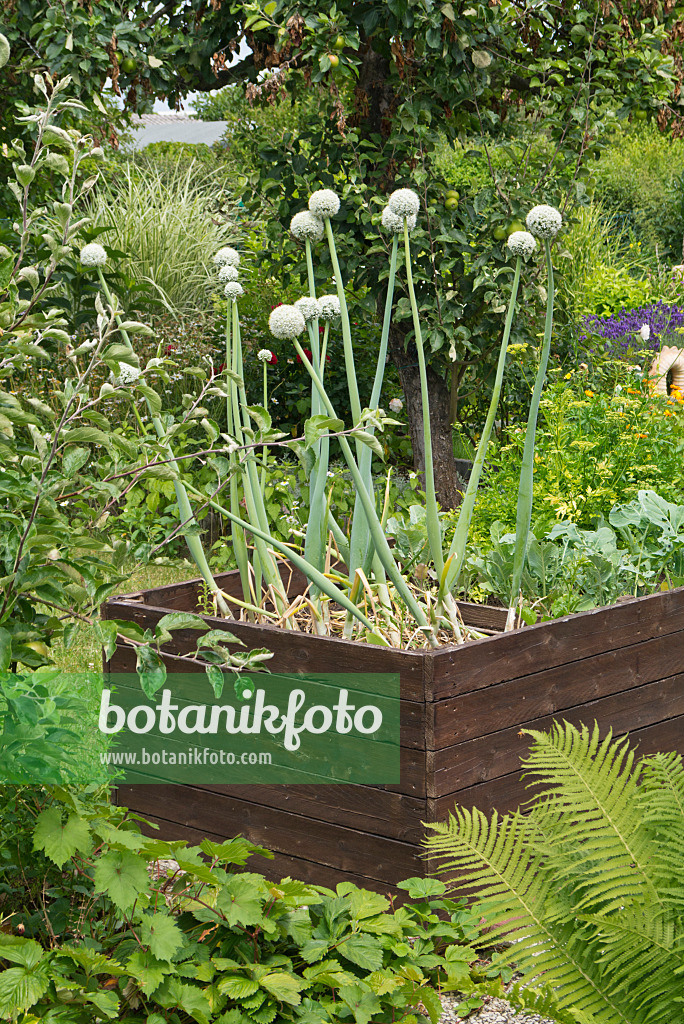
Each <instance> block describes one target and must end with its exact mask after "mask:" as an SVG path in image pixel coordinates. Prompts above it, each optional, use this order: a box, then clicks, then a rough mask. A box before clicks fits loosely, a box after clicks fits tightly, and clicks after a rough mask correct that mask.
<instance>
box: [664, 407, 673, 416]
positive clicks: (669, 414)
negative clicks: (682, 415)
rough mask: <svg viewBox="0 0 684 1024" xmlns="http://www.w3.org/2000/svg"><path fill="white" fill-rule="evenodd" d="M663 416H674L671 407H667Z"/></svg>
mask: <svg viewBox="0 0 684 1024" xmlns="http://www.w3.org/2000/svg"><path fill="white" fill-rule="evenodd" d="M663 416H672V413H671V412H670V410H669V409H666V410H665V412H664V413H663Z"/></svg>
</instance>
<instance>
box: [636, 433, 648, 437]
mask: <svg viewBox="0 0 684 1024" xmlns="http://www.w3.org/2000/svg"><path fill="white" fill-rule="evenodd" d="M634 436H635V437H648V434H635V435H634Z"/></svg>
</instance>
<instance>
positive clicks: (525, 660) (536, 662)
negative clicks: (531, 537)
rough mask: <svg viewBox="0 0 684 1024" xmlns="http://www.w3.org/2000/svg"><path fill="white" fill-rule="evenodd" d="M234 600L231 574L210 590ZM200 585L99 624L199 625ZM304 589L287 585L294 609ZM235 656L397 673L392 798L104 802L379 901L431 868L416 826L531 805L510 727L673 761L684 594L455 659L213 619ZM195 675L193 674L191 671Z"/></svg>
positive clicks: (279, 792)
mask: <svg viewBox="0 0 684 1024" xmlns="http://www.w3.org/2000/svg"><path fill="white" fill-rule="evenodd" d="M217 580H218V583H219V585H220V586H221V587H222V588H223V589H224V590H226V591H227V592H229V593H232V594H234V595H235V596H236V597H237V596H240V594H241V591H240V583H239V577H238V574H237V573H227V574H225V575H222V576H219V577H217ZM199 582H200V581H197V580H195V581H191V582H188V583H181V584H173V585H171V586H165V587H158V588H156V589H154V590H147V591H141V592H138V593H135V594H128V595H125V596H122V597H115V598H112V599H111V600H110V601H108V602H107V605H106V606H105V608H104V610H103V614H104V617H105V618H110V619H123V620H127V621H134V622H137V623H138V624H139V625H141V626H142V627H144V628H148V627H154V625H155V624H156V623H157V622H158V620H159V619H160V618H161V617H162V616H163V615H165V614H167V613H168V612H170V611H192V612H197V610H198V604H197V598H198V592H199ZM298 587H299V588H300V590H299V592H302V591H303V589H304V587H305V581H304V578H303V577H302V576H301V575H300V574H298V573H297V572H296V571H295V572H293V573H292V574H291V576H290V592H291V596H294V595H295V594H296V593H297V592H298V590H297V588H298ZM461 610H462V614H463V618H464V621H466V622H467V623H468V624H470V625H473V626H476V627H480V628H488V629H501V628H503V623H504V620H505V614H506V613H505V612H504V611H502V610H500V609H496V608H488V607H484V606H477V605H466V604H463V605H461ZM206 619H207V624H208V625H209V626H210V627H211V628H214V629H226V630H229V631H230V632H232V633H233V634H234V635H235V636H237V637H239V639H240V640H242V641H243V643H244V644H245V645H246V646H247V647H248V648H250V649H251V648H258V647H267V648H269V649H270V650H272V651H273V652H274V657H273V660H272V662H270V663H269V668H270V669H271V670H272V671H274V672H282V673H311V674H316V673H332V672H363V673H376V672H382V673H388V672H390V673H397V674H398V675H399V677H400V681H401V782H400V783H399V784H397V785H387V786H370V785H327V784H321V785H310V786H306V785H251V786H247V785H235V786H227V785H121V786H119V788H118V791H117V796H116V799H117V802H119V803H120V804H122V805H124V806H127V807H129V808H131V809H132V810H134V811H136V812H137V813H139V814H141V815H143V816H145V817H146V818H147V819H148V820H149V821H151V822H153V823H154V824H157V825H159V828H160V831H159V832H158V833H156V834H157V835H160V836H161V837H162V838H165V839H188V840H189V841H191V842H193V843H195V842H199V841H200V840H201V839H202V838H203V837H205V836H208V837H209V838H212V839H216V840H224V839H226V838H230V837H232V836H234V835H237V834H241V835H244V836H246V837H247V838H248V839H250V840H252V841H253V842H255V843H259V844H261V845H263V846H265V847H267V848H268V849H269V850H272V851H273V852H274V855H275V856H274V859H273V860H271V861H263V863H260V864H259V866H258V870H260V871H264V873H266V874H267V875H269V876H270V877H273V878H277V879H279V878H282V877H283V876H285V875H292V876H294V877H296V878H299V879H302V880H304V881H308V882H311V883H314V884H321V885H328V886H334V885H336V884H337V883H338V882H340V881H343V880H349V881H352V882H354V883H356V884H357V885H362V886H364V887H366V888H370V889H376V890H379V891H387V890H388V889H391V888H393V887H394V886H395V885H396V883H397V882H399V881H401V880H402V879H404V878H408V877H411V876H414V875H424V874H426V873H427V872H428V871H429V869H430V864H429V863H428V862H427V861H426V860H425V858H424V855H423V851H422V847H421V840H422V838H423V835H424V833H425V829H424V825H423V823H424V822H433V821H439V820H443V819H445V818H446V817H447V815H448V813H449V811H450V809H451V808H452V807H453V806H454V804H455V803H459V804H463V805H465V806H466V807H470V806H476V807H478V808H480V809H481V810H482V811H484V812H485V813H489V812H490V811H491V810H492V809H494V808H496V810H497V811H499V812H503V811H509V810H512V809H514V808H516V807H517V806H519V805H520V804H521V803H523V802H524V801H525V800H526V799H528V798H529V796H530V792H529V790H526V789H525V783H524V782H521V780H520V758H521V757H523V756H524V755H525V753H526V752H527V750H528V746H529V739H528V737H526V736H523V735H521V729H522V728H533V729H540V730H541V729H547V728H548V727H549V726H551V724H552V722H553V719H554V718H565V719H567V720H568V721H570V722H573V723H575V724H578V723H580V722H583V723H586V724H588V725H592V724H593V722H594V721H597V722H598V724H599V726H600V728H601V730H602V732H603V733H605V732H607V731H608V729H611V728H612V730H613V734H614V735H621V734H623V733H626V732H629V733H630V736H631V739H632V741H634V742H636V743H638V747H639V752H640V753H642V754H650V753H654V752H656V751H668V750H678V751H679V752H681V753H684V685H683V684H684V588H679V589H677V590H671V591H666V592H664V593H658V594H653V595H651V596H648V597H641V598H635V599H633V600H628V601H624V602H622V603H620V604H617V605H614V606H612V607H609V608H599V609H595V610H592V611H589V612H582V613H579V614H577V615H572V616H567V617H565V618H562V619H556V620H554V621H552V622H544V623H540V624H538V625H535V626H528V627H525V628H524V629H521V630H517V631H514V632H510V633H498V634H496V635H492V636H488V637H486V638H485V639H482V640H474V641H470V642H468V643H466V644H463V645H461V646H455V645H453V646H448V647H442V648H439V649H437V650H416V651H400V650H391V649H387V648H380V647H375V646H371V645H366V644H360V643H356V642H354V641H347V640H342V639H335V638H330V637H316V636H312V635H309V634H304V633H300V632H293V631H285V630H282V629H278V628H275V627H273V626H261V625H255V624H252V623H247V622H236V621H233V620H225V619H216V618H212V617H209V616H207V617H206ZM196 642H197V633H196V632H195V631H192V630H179V631H178V632H175V633H174V639H173V643H172V644H170V645H168V649H169V650H170V651H172V652H173V653H172V654H170V655H168V656H167V658H166V661H167V667H168V669H169V671H183V672H185V671H188V670H191V671H192V670H193V666H192V665H191V666H188V665H187V663H181V662H180V661H178V660H177V659H176V658H174V657H173V654H175V655H182V654H187V653H189V652H191V651H193V650H195V646H196ZM194 669H195V670H196V671H198V672H202V671H203V669H202V667H201V666H199V665H196V666H195V667H194ZM134 671H135V653H134V651H133V650H132V648H131V647H129V646H125V645H120V646H117V649H116V651H115V653H114V654H113V655H112V657H111V659H110V660H109V661H108V662H106V663H105V673H106V674H108V673H113V674H116V673H124V672H134Z"/></svg>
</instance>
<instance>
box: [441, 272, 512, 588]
mask: <svg viewBox="0 0 684 1024" xmlns="http://www.w3.org/2000/svg"><path fill="white" fill-rule="evenodd" d="M521 267H522V256H518V257H517V258H516V262H515V275H514V277H513V287H512V289H511V298H510V300H509V303H508V312H507V314H506V323H505V325H504V333H503V338H502V340H501V349H500V350H499V362H498V363H497V367H496V377H495V380H494V388H493V390H492V397H491V400H490V402H489V410H488V412H487V419H486V420H485V424H484V427H483V428H482V435H481V437H480V443H479V444H478V446H477V452H476V453H475V458H474V460H473V468H472V470H471V473H470V480H469V481H468V486H467V488H466V492H465V495H464V497H463V503H462V505H461V508H460V510H459V513H458V522H457V523H456V529H455V531H454V536H453V539H452V541H451V546H450V548H449V555H448V559H447V561H448V567H447V571H446V575H445V578H444V585H443V587H440V597H443V595H444V594H445V593H449V592H450V591H451V589H452V587H453V586H454V584H455V583H456V580H457V579H458V577H459V575H460V572H461V569H462V568H463V560H464V558H465V553H466V544H467V541H468V532H469V530H470V520H471V519H472V515H473V509H474V507H475V498H476V497H477V488H478V486H479V483H480V477H481V475H482V468H483V466H484V461H485V457H486V455H487V447H488V445H489V439H490V437H491V434H492V429H493V427H494V420H495V418H496V410H497V408H498V406H499V398H500V397H501V387H502V384H503V376H504V370H505V367H506V352H507V350H508V340H509V338H510V336H511V327H512V324H513V316H514V313H515V304H516V300H517V297H518V286H519V284H520V271H521Z"/></svg>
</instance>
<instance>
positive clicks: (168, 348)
mask: <svg viewBox="0 0 684 1024" xmlns="http://www.w3.org/2000/svg"><path fill="white" fill-rule="evenodd" d="M175 351H176V346H175V345H167V346H166V354H167V355H169V353H170V352H175Z"/></svg>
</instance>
